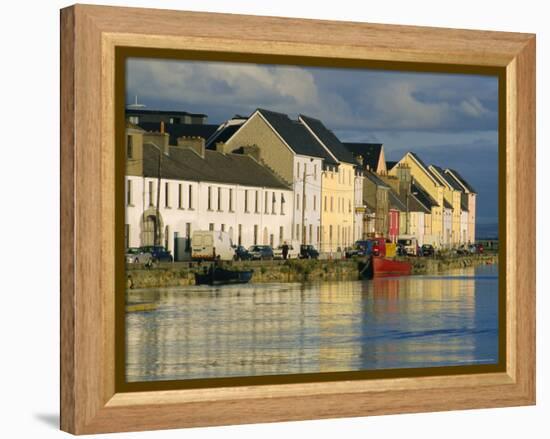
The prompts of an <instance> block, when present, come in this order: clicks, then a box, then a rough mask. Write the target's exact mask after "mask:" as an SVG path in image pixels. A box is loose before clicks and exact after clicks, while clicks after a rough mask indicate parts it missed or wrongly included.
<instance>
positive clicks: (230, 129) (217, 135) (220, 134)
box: [206, 125, 242, 149]
mask: <svg viewBox="0 0 550 439" xmlns="http://www.w3.org/2000/svg"><path fill="white" fill-rule="evenodd" d="M241 126H242V125H228V126H226V127H224V128H221V129H220V130H218V131H215V132H214V133H213V134H212V135H211V136H210V137H208V138H207V142H206V147H207V148H211V149H214V147H215V146H216V143H218V142H227V141H228V140H229V138H230V137H231V136H232V135H233V134H235V133H236V132H237V130H238V129H239V128H240V127H241Z"/></svg>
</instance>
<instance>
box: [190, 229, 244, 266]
mask: <svg viewBox="0 0 550 439" xmlns="http://www.w3.org/2000/svg"><path fill="white" fill-rule="evenodd" d="M233 256H235V250H234V248H233V243H232V242H231V238H230V237H229V233H227V232H220V231H217V230H197V231H195V232H193V235H192V236H191V258H192V259H199V260H214V259H220V260H222V261H231V260H233Z"/></svg>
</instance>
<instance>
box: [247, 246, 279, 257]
mask: <svg viewBox="0 0 550 439" xmlns="http://www.w3.org/2000/svg"><path fill="white" fill-rule="evenodd" d="M248 253H250V256H251V258H250V259H255V260H260V259H262V260H267V259H273V249H272V248H271V246H270V245H253V246H250V247H249V249H248Z"/></svg>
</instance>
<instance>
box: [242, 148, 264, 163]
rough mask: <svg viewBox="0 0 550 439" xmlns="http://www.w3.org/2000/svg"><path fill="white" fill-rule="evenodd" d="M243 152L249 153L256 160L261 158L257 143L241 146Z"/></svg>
mask: <svg viewBox="0 0 550 439" xmlns="http://www.w3.org/2000/svg"><path fill="white" fill-rule="evenodd" d="M243 154H246V155H249V156H250V157H252V158H253V159H254V160H256V161H257V162H259V161H260V159H261V154H260V148H259V147H258V145H247V146H243Z"/></svg>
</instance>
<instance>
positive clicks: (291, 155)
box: [220, 109, 337, 248]
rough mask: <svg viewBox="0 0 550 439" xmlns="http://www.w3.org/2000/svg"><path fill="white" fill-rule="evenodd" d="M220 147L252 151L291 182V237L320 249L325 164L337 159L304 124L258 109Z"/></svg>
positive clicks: (335, 163) (283, 178) (282, 115)
mask: <svg viewBox="0 0 550 439" xmlns="http://www.w3.org/2000/svg"><path fill="white" fill-rule="evenodd" d="M220 148H223V150H224V151H228V152H230V151H235V150H244V151H250V152H251V153H252V154H254V155H255V156H256V158H257V159H258V161H259V162H261V163H262V164H265V165H266V166H267V167H269V169H271V170H272V171H273V172H274V173H275V174H276V175H277V176H279V177H280V178H281V179H282V180H283V181H285V182H287V183H288V184H289V185H291V187H292V191H293V197H292V200H293V201H292V206H293V207H292V224H293V225H292V233H291V236H290V238H291V240H292V241H293V242H294V243H301V242H303V241H305V242H306V243H307V244H313V245H315V246H316V247H317V248H319V242H320V232H321V202H322V200H321V186H322V181H321V177H322V172H323V166H324V165H326V164H327V163H329V164H331V165H334V166H336V165H337V162H336V161H335V160H334V158H333V157H332V156H331V154H330V153H329V152H328V151H327V150H325V148H324V147H323V146H322V145H321V144H320V143H319V142H318V141H317V140H316V139H315V138H314V136H313V135H312V134H311V133H310V132H309V131H308V129H307V128H306V127H305V125H304V124H303V123H301V122H300V121H297V120H292V119H290V118H289V117H288V116H287V115H286V114H282V113H277V112H274V111H269V110H264V109H257V110H256V111H254V112H253V113H252V114H251V115H250V117H249V118H248V119H247V121H246V122H245V123H243V124H242V125H241V126H240V127H239V128H238V129H237V130H236V131H235V132H234V133H233V134H232V135H231V137H229V138H228V139H227V141H226V143H225V145H223V146H220ZM304 238H305V239H304Z"/></svg>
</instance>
